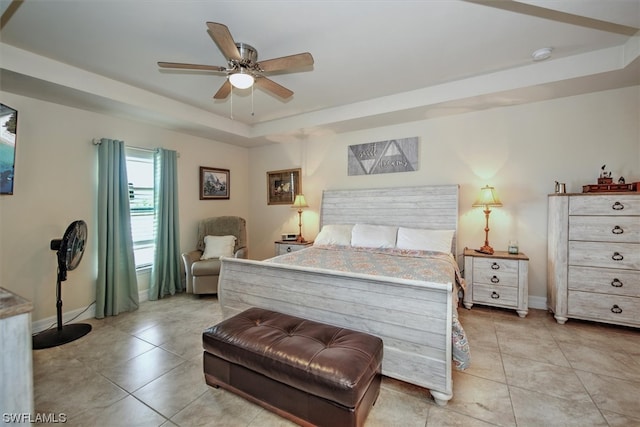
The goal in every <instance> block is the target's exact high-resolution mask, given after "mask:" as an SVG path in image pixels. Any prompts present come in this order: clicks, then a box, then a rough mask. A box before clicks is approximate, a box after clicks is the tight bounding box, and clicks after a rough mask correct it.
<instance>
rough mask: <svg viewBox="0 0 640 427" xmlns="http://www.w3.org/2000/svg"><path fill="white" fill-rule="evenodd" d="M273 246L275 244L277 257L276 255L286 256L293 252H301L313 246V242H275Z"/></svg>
mask: <svg viewBox="0 0 640 427" xmlns="http://www.w3.org/2000/svg"><path fill="white" fill-rule="evenodd" d="M275 244H276V256H278V255H284V254H288V253H289V252H295V251H299V250H302V249H304V248H308V247H309V246H311V245H313V242H304V243H300V242H296V241H290V242H287V241H284V240H277V241H276V242H275Z"/></svg>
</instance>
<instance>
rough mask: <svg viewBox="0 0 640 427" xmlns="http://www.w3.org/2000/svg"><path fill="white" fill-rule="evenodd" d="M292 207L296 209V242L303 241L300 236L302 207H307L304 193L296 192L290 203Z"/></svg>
mask: <svg viewBox="0 0 640 427" xmlns="http://www.w3.org/2000/svg"><path fill="white" fill-rule="evenodd" d="M291 207H292V208H293V209H298V238H297V239H296V242H298V243H305V242H306V240H304V237H302V208H308V207H309V205H307V200H306V199H305V198H304V194H297V195H296V198H295V199H294V201H293V205H291Z"/></svg>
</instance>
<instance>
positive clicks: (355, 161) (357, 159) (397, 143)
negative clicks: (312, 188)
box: [347, 137, 418, 175]
mask: <svg viewBox="0 0 640 427" xmlns="http://www.w3.org/2000/svg"><path fill="white" fill-rule="evenodd" d="M347 162H348V172H349V175H373V174H379V173H394V172H410V171H417V170H418V137H412V138H401V139H390V140H388V141H377V142H369V143H366V144H357V145H350V146H349V151H348V159H347Z"/></svg>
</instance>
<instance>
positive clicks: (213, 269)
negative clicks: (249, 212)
mask: <svg viewBox="0 0 640 427" xmlns="http://www.w3.org/2000/svg"><path fill="white" fill-rule="evenodd" d="M216 236H219V237H216ZM222 236H234V237H235V239H233V237H222ZM221 255H222V256H233V257H235V258H247V256H248V249H247V223H246V221H245V220H244V219H243V218H240V217H238V216H218V217H213V218H207V219H204V220H202V221H200V223H199V224H198V242H197V245H196V249H195V250H194V251H191V252H187V253H183V254H182V260H183V261H184V269H185V273H186V276H187V292H190V293H194V294H217V293H218V276H219V275H220V256H221ZM203 258H205V259H203Z"/></svg>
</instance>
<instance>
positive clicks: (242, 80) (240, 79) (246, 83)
mask: <svg viewBox="0 0 640 427" xmlns="http://www.w3.org/2000/svg"><path fill="white" fill-rule="evenodd" d="M229 81H230V82H231V84H232V85H233V87H237V88H238V89H248V88H250V87H251V86H253V76H252V75H251V74H247V73H245V72H244V71H242V70H240V72H239V73H235V74H231V75H230V76H229Z"/></svg>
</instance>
